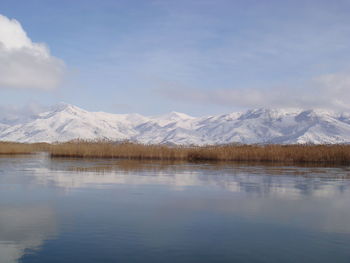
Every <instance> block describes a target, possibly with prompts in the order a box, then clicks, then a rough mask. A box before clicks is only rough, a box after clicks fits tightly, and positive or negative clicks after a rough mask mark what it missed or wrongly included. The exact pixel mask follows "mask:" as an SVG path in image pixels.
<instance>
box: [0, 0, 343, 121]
mask: <svg viewBox="0 0 350 263" xmlns="http://www.w3.org/2000/svg"><path fill="white" fill-rule="evenodd" d="M349 13H350V1H348V0H346V1H345V0H342V1H339V0H333V1H329V0H326V1H325V0H314V1H311V0H310V1H308V0H293V1H289V0H283V1H281V0H276V1H274V0H266V1H261V0H255V1H254V0H242V1H239V0H237V1H236V0H215V1H214V0H177V1H171V0H103V1H97V0H75V1H71V0H60V1H51V0H26V1H14V0H1V1H0V110H2V111H5V109H12V110H19V111H35V110H38V109H40V108H41V107H46V106H48V105H53V104H55V103H58V102H66V103H70V104H74V105H77V106H79V107H81V108H84V109H87V110H90V111H106V112H113V113H130V112H137V113H140V114H144V115H156V114H163V113H166V112H170V111H178V112H185V113H187V114H190V115H193V116H203V115H209V114H218V113H228V112H232V111H237V110H244V109H251V108H261V107H265V108H289V107H298V108H306V109H309V108H324V109H331V110H337V111H338V110H339V111H350V103H348V102H349V101H350V45H349V43H350V16H349Z"/></svg>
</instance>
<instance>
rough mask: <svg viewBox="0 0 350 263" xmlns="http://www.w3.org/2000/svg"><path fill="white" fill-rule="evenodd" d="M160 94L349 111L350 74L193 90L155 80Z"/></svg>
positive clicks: (251, 105) (248, 105) (236, 104)
mask: <svg viewBox="0 0 350 263" xmlns="http://www.w3.org/2000/svg"><path fill="white" fill-rule="evenodd" d="M158 86H159V87H160V88H159V89H157V92H158V93H160V94H161V95H162V96H165V97H168V98H171V99H175V100H182V101H189V102H197V103H201V104H203V103H206V105H207V104H216V105H221V106H229V107H245V108H260V107H265V108H288V107H290V108H294V107H297V108H324V109H332V110H350V104H349V101H350V73H334V74H326V75H321V76H317V77H315V78H313V79H312V80H310V81H309V82H308V83H305V84H304V85H302V86H300V87H291V86H284V87H275V88H270V89H261V88H259V89H249V88H232V89H227V88H226V89H223V88H222V89H220V88H218V89H211V90H204V89H194V88H187V87H184V86H181V85H179V84H177V83H167V82H162V83H158Z"/></svg>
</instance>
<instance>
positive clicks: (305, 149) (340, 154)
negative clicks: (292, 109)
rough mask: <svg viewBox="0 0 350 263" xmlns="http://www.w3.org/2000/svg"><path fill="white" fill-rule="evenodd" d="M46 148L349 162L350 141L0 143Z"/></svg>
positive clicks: (82, 154) (58, 153) (76, 153)
mask: <svg viewBox="0 0 350 263" xmlns="http://www.w3.org/2000/svg"><path fill="white" fill-rule="evenodd" d="M35 152H48V153H49V154H50V156H51V157H71V158H77V157H79V158H123V159H137V160H183V161H239V162H275V163H282V162H283V163H327V164H342V165H347V164H350V145H221V146H202V147H184V146H175V147H174V146H165V145H142V144H135V143H112V142H104V141H102V142H86V141H75V142H67V143H58V144H20V143H8V142H1V143H0V154H23V153H35Z"/></svg>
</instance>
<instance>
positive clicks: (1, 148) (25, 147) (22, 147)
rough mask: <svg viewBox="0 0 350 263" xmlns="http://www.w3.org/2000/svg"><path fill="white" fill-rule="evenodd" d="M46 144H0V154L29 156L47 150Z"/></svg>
mask: <svg viewBox="0 0 350 263" xmlns="http://www.w3.org/2000/svg"><path fill="white" fill-rule="evenodd" d="M48 145H49V144H47V143H16V142H0V154H31V153H36V152H41V151H46V150H47V149H48Z"/></svg>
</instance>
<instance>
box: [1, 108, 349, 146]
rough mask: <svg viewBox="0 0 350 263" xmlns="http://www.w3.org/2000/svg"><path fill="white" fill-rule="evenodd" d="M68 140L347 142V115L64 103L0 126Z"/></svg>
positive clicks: (26, 136)
mask: <svg viewBox="0 0 350 263" xmlns="http://www.w3.org/2000/svg"><path fill="white" fill-rule="evenodd" d="M73 139H86V140H96V139H109V140H113V141H118V140H131V141H137V142H140V143H147V144H154V143H172V144H183V145H185V144H194V145H203V144H226V143H248V144H249V143H281V144H284V143H288V144H293V143H301V142H306V143H346V142H347V143H350V114H348V113H343V114H333V113H332V112H330V111H320V110H300V109H268V108H260V109H252V110H247V111H244V112H232V113H229V114H222V115H214V116H209V117H198V118H197V117H191V116H189V115H187V114H184V113H180V112H176V111H172V112H169V113H167V114H164V115H160V116H153V117H144V116H141V115H133V114H126V115H120V114H112V113H102V112H88V111H85V110H83V109H80V108H79V107H76V106H74V105H71V104H67V103H63V102H61V103H58V104H56V105H55V106H53V107H52V108H51V110H50V111H46V112H44V113H41V114H39V115H38V116H34V117H33V118H31V119H30V120H27V121H26V122H20V123H17V124H16V125H15V126H14V125H12V124H11V125H4V126H1V127H0V140H3V141H20V142H55V141H69V140H73Z"/></svg>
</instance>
